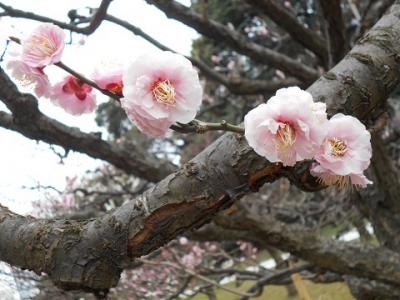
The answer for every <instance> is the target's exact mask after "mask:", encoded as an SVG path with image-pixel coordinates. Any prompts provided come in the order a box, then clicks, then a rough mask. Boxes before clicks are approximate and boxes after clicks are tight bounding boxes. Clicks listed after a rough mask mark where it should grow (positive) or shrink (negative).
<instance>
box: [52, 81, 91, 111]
mask: <svg viewBox="0 0 400 300" xmlns="http://www.w3.org/2000/svg"><path fill="white" fill-rule="evenodd" d="M50 99H51V100H52V102H53V103H54V104H55V105H58V106H60V107H62V108H63V109H64V110H65V111H66V112H68V113H70V114H72V115H81V114H84V113H90V112H93V111H94V110H95V109H96V96H95V94H94V92H93V90H92V87H91V86H89V85H87V84H86V83H84V82H82V81H81V80H80V79H78V78H76V77H74V76H67V77H65V78H64V80H62V81H61V82H59V83H57V84H55V85H54V87H53V89H52V94H51V96H50Z"/></svg>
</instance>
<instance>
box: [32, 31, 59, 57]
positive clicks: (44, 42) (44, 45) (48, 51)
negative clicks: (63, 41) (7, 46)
mask: <svg viewBox="0 0 400 300" xmlns="http://www.w3.org/2000/svg"><path fill="white" fill-rule="evenodd" d="M32 46H34V47H35V46H36V47H35V48H36V49H37V50H38V51H39V52H40V53H42V54H43V55H45V56H51V55H52V54H53V53H54V52H56V50H57V46H56V45H55V43H54V42H53V41H52V40H50V39H48V38H46V37H45V36H40V35H39V36H37V35H36V36H34V37H33V38H32Z"/></svg>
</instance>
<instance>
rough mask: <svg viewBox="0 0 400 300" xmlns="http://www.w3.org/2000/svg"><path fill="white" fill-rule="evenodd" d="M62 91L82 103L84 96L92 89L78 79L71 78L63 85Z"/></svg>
mask: <svg viewBox="0 0 400 300" xmlns="http://www.w3.org/2000/svg"><path fill="white" fill-rule="evenodd" d="M62 90H63V92H64V93H67V94H75V96H76V97H77V98H78V99H79V100H81V101H83V100H85V99H86V95H87V94H88V93H89V92H90V91H91V90H92V87H91V86H90V85H87V84H86V83H84V82H83V81H81V80H79V79H78V78H75V77H72V76H71V77H70V78H69V79H68V81H67V83H66V84H64V85H63V87H62Z"/></svg>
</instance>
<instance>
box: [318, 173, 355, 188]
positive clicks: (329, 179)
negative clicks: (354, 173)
mask: <svg viewBox="0 0 400 300" xmlns="http://www.w3.org/2000/svg"><path fill="white" fill-rule="evenodd" d="M317 181H318V182H319V183H322V184H324V185H326V186H331V185H336V186H337V187H338V188H339V189H340V190H345V189H347V188H348V187H350V186H351V182H350V176H340V175H333V174H332V175H322V176H321V177H318V179H317Z"/></svg>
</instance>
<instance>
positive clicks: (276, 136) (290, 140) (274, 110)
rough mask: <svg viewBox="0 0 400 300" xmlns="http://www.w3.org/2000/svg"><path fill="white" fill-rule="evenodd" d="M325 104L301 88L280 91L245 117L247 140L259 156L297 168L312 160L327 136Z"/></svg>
mask: <svg viewBox="0 0 400 300" xmlns="http://www.w3.org/2000/svg"><path fill="white" fill-rule="evenodd" d="M326 123H327V119H326V113H325V105H324V104H322V103H320V104H317V103H314V102H313V98H312V96H311V94H310V93H308V92H306V91H303V90H301V89H300V88H298V87H289V88H284V89H280V90H278V91H277V92H276V95H275V96H273V97H272V98H271V99H269V101H268V102H267V103H264V104H261V105H259V106H257V107H256V108H254V109H253V110H251V111H250V112H249V113H247V115H246V116H245V118H244V127H245V137H246V139H247V141H248V143H249V145H250V146H251V147H252V148H253V149H254V151H255V152H257V153H258V154H259V155H261V156H264V157H266V158H267V159H268V160H269V161H271V162H282V163H283V164H284V165H286V166H293V165H294V164H295V163H296V162H297V161H301V160H304V159H311V158H313V156H314V155H315V153H316V151H317V150H318V148H319V146H320V145H321V143H322V141H323V139H324V137H325V126H326Z"/></svg>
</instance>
